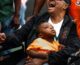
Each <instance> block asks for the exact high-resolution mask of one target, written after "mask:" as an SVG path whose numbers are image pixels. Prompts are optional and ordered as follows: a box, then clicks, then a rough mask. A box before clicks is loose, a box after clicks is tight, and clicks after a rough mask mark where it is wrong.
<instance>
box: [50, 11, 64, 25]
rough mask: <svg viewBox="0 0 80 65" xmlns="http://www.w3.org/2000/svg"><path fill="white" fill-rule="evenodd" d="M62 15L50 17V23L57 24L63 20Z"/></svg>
mask: <svg viewBox="0 0 80 65" xmlns="http://www.w3.org/2000/svg"><path fill="white" fill-rule="evenodd" d="M64 15H65V12H64V13H60V14H54V15H51V21H52V22H53V23H55V24H57V23H59V22H60V21H61V20H62V19H64Z"/></svg>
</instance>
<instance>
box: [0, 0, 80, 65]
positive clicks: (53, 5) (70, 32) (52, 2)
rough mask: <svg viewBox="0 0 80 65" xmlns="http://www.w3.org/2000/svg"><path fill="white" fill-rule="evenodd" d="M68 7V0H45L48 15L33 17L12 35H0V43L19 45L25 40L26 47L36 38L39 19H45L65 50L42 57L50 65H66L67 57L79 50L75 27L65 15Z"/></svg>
mask: <svg viewBox="0 0 80 65" xmlns="http://www.w3.org/2000/svg"><path fill="white" fill-rule="evenodd" d="M69 5H70V0H47V7H48V13H45V14H43V15H42V16H35V17H33V18H32V19H31V20H30V21H29V22H27V23H26V24H25V25H24V26H23V27H22V28H21V29H20V30H18V31H16V32H15V33H14V34H11V35H8V34H6V33H0V41H1V42H3V41H6V42H9V43H12V42H13V40H14V42H13V43H16V42H17V43H20V42H22V41H23V40H26V39H27V44H26V45H29V43H30V42H31V41H32V40H34V39H35V38H36V36H35V34H36V32H35V26H36V25H37V24H38V23H39V22H40V19H45V20H46V21H48V23H50V24H51V25H53V27H54V29H55V31H56V40H57V41H59V42H60V43H61V44H63V45H64V46H65V48H64V49H63V50H61V51H59V52H56V53H51V54H48V56H47V55H43V56H44V57H46V58H48V59H49V63H50V65H66V64H67V59H68V57H69V56H70V55H71V54H72V53H74V52H76V51H77V50H78V49H79V48H80V46H79V44H78V43H80V41H79V40H78V38H77V34H76V26H75V24H74V22H73V20H72V19H71V17H70V16H69V15H68V13H67V11H68V10H67V9H68V7H69ZM6 39H7V40H6ZM4 43H5V42H4ZM4 43H3V44H4ZM57 58H58V59H57Z"/></svg>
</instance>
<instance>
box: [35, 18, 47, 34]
mask: <svg viewBox="0 0 80 65" xmlns="http://www.w3.org/2000/svg"><path fill="white" fill-rule="evenodd" d="M45 22H47V21H46V20H45V19H40V20H39V21H38V24H37V25H36V26H35V29H36V33H37V34H39V26H40V25H41V24H43V23H45Z"/></svg>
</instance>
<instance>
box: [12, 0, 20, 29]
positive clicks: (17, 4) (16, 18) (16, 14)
mask: <svg viewBox="0 0 80 65" xmlns="http://www.w3.org/2000/svg"><path fill="white" fill-rule="evenodd" d="M14 5H15V12H14V16H13V27H16V28H17V27H18V26H19V11H20V6H21V0H14Z"/></svg>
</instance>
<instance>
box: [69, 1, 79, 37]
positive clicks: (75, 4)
mask: <svg viewBox="0 0 80 65" xmlns="http://www.w3.org/2000/svg"><path fill="white" fill-rule="evenodd" d="M69 13H70V15H71V16H72V17H73V18H74V21H75V22H76V24H77V33H78V36H79V38H80V0H71V6H70V11H69Z"/></svg>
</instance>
